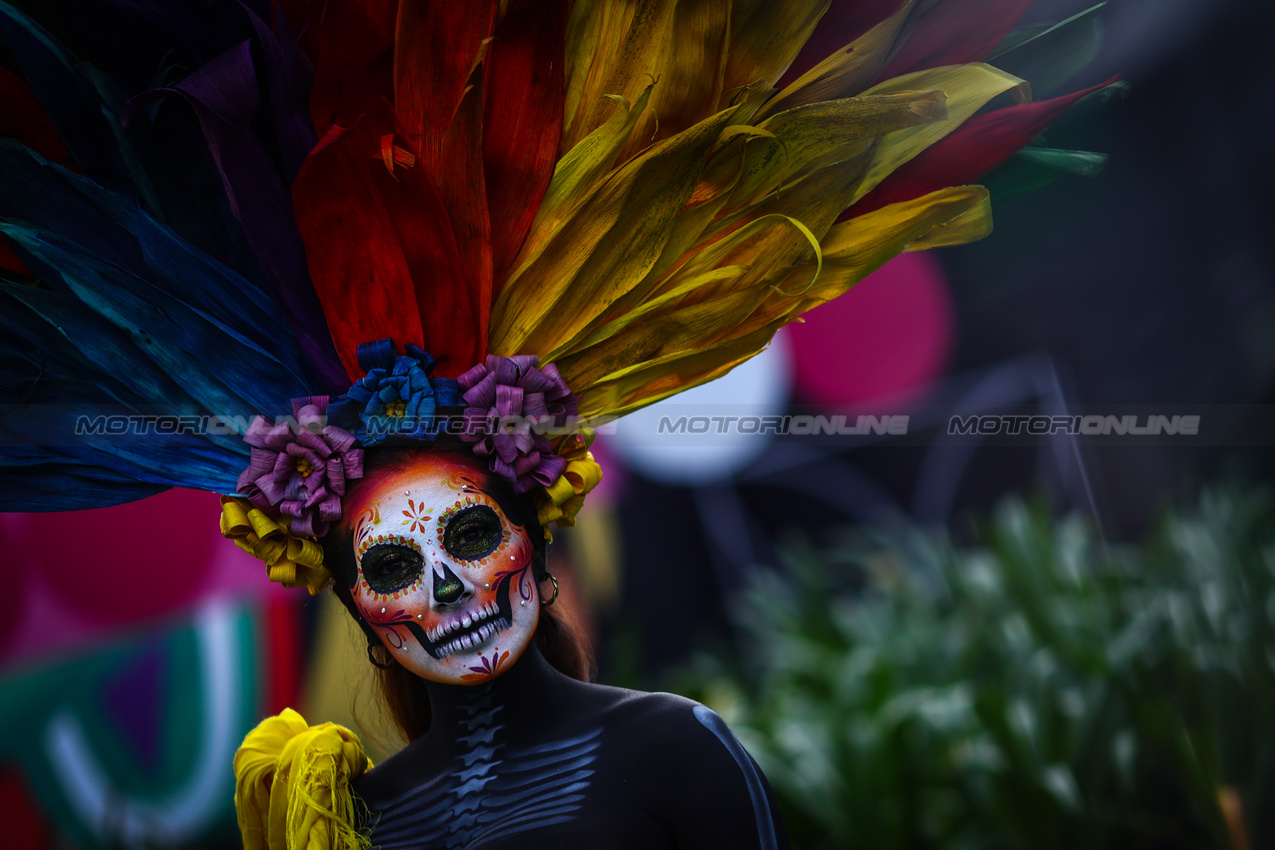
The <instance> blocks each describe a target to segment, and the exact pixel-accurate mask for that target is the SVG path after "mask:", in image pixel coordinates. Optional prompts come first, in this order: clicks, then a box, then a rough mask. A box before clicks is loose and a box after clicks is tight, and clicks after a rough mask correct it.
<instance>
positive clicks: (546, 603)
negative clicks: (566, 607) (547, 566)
mask: <svg viewBox="0 0 1275 850" xmlns="http://www.w3.org/2000/svg"><path fill="white" fill-rule="evenodd" d="M545 578H547V579H549V581H551V582H553V596H551V597H549V599H548V600H544V599H541V600H540V604H541V605H544V606H545V607H548V606H550V605H552V604H553V603H555V602H557V601H558V577H557V576H555V575H554V574H553V573H551V572H549V571H548V570H545ZM542 580H543V579H542Z"/></svg>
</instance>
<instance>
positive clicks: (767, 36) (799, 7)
mask: <svg viewBox="0 0 1275 850" xmlns="http://www.w3.org/2000/svg"><path fill="white" fill-rule="evenodd" d="M828 5H829V0H821V2H819V1H818V0H817V2H780V0H735V3H734V4H733V5H732V7H731V19H730V52H729V56H728V57H727V60H726V70H725V74H724V82H723V85H724V88H725V91H723V92H722V102H721V103H719V104H718V106H719V107H720V108H725V107H727V106H729V105H732V104H733V103H734V102H735V100H734V98H736V97H737V96H738V94H739V92H740V90H741V89H742V88H743V87H745V86H756V85H757V84H762V85H765V86H767V87H769V86H771V85H773V84H774V82H775V81H776V80H778V79H779V77H780V76H782V75H783V73H784V71H786V70H788V66H789V65H791V64H792V62H793V60H794V59H796V58H797V54H798V53H799V52H801V47H802V45H804V44H805V43H806V40H807V39H809V38H810V33H811V32H813V31H814V28H815V25H816V24H817V23H819V19H820V18H822V17H823V15H824V13H825V12H827V11H828Z"/></svg>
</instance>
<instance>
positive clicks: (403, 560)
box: [362, 543, 425, 593]
mask: <svg viewBox="0 0 1275 850" xmlns="http://www.w3.org/2000/svg"><path fill="white" fill-rule="evenodd" d="M362 566H363V578H364V579H365V580H366V581H367V584H368V587H370V588H372V590H374V591H376V592H377V593H393V592H394V591H396V590H402V589H403V588H405V587H408V586H409V585H411V584H413V583H414V582H415V581H416V579H417V578H419V577H420V574H421V568H422V567H424V566H425V559H424V558H423V557H421V553H420V552H417V551H416V550H415V549H413V548H412V547H411V546H404V545H402V544H401V543H378V544H376V545H375V546H373V547H372V548H371V549H368V550H367V551H366V552H364V553H363V562H362Z"/></svg>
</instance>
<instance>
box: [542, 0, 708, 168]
mask: <svg viewBox="0 0 1275 850" xmlns="http://www.w3.org/2000/svg"><path fill="white" fill-rule="evenodd" d="M611 7H619V8H611ZM730 7H731V2H730V0H646V2H641V3H607V2H596V3H576V4H575V5H574V7H573V9H572V14H571V19H570V21H569V23H568V29H567V49H568V58H567V73H568V78H567V96H566V107H567V112H566V115H565V116H564V123H563V126H564V136H563V147H564V148H567V149H569V148H570V147H572V146H574V145H575V143H576V142H577V141H578V140H579V139H582V138H584V136H586V135H587V134H588V133H590V132H592V131H593V130H594V129H595V128H596V127H598V126H599V125H600V124H601V123H602V121H603V116H604V115H605V114H606V106H605V104H604V103H603V101H602V98H603V96H605V95H608V94H618V95H623V96H624V97H627V98H636V97H637V95H638V92H639V91H640V90H641V88H642V86H644V85H645V83H646V80H647V78H648V77H653V78H655V79H657V80H659V82H660V85H659V86H658V87H657V88H656V90H655V93H654V95H653V98H652V100H651V104H650V106H651V112H649V113H644V114H643V115H642V117H641V118H640V120H639V124H638V129H637V132H636V133H635V134H634V137H633V139H632V141H631V142H630V143H629V145H628V146H627V147H626V149H625V150H624V152H623V154H622V157H621V159H625V158H628V157H629V156H632V155H633V154H634V153H636V152H637V150H639V149H640V148H642V147H644V146H645V145H647V144H650V143H651V142H652V141H656V140H659V139H662V138H668V137H670V136H673V135H675V134H677V133H679V132H681V131H682V130H685V129H686V128H688V127H691V126H693V125H694V124H696V123H698V122H699V121H701V120H703V119H705V118H707V117H708V116H709V115H712V114H714V113H715V112H716V111H717V105H718V101H719V100H720V99H721V92H722V75H723V73H724V71H725V67H726V51H727V37H728V34H729V29H730Z"/></svg>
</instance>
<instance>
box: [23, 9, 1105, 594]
mask: <svg viewBox="0 0 1275 850" xmlns="http://www.w3.org/2000/svg"><path fill="white" fill-rule="evenodd" d="M1027 5H1029V3H1027V2H1025V0H979V2H965V1H964V0H864V2H829V0H822V2H818V0H816V1H815V2H782V3H780V2H772V0H646V2H618V0H595V2H576V3H575V4H570V3H567V2H563V1H562V0H499V1H498V0H465V2H432V3H425V2H407V0H403V2H395V0H328V1H327V2H303V0H291V2H287V0H285V2H282V3H278V4H276V3H271V2H266V1H265V0H257V2H242V3H213V4H184V5H181V6H180V7H179V6H178V5H177V4H161V3H158V2H155V3H147V2H127V3H126V2H123V0H101V2H98V3H82V2H71V0H65V2H62V1H61V0H60V2H56V3H51V4H48V6H47V8H45V10H44V11H43V12H41V13H40V14H39V15H38V16H37V17H39V18H40V19H39V20H37V19H36V18H34V17H32V16H30V15H28V14H26V13H24V12H22V11H19V9H18V8H17V7H15V6H13V5H10V4H9V3H7V2H0V35H2V36H3V38H4V39H5V40H6V42H7V43H8V45H9V48H10V50H11V52H12V55H13V57H15V59H16V61H15V62H14V63H12V64H13V67H12V68H8V69H6V68H0V95H2V96H4V97H5V99H6V101H7V103H8V104H9V108H8V109H7V110H6V114H7V115H8V116H9V118H7V119H5V120H6V121H8V126H0V133H3V134H4V135H7V136H9V137H11V138H7V139H3V140H0V234H3V236H4V237H5V242H6V243H7V246H8V250H5V251H3V252H0V267H2V268H3V271H4V275H5V280H4V281H3V282H2V283H0V300H3V301H4V307H3V310H0V316H2V318H0V324H3V326H4V328H5V340H4V344H3V349H2V357H3V360H0V367H2V369H3V371H0V389H3V391H4V393H5V399H4V400H5V402H6V405H7V406H6V416H5V421H4V424H3V426H0V429H2V432H3V433H0V437H2V438H3V443H4V450H3V454H2V457H0V463H2V464H3V465H2V466H0V474H2V475H3V477H4V479H5V480H4V487H3V490H4V496H3V498H4V501H5V505H4V506H5V507H6V508H8V509H27V510H30V509H36V510H64V509H73V508H83V507H92V506H96V505H104V504H111V503H115V502H120V501H126V500H129V499H134V498H139V497H141V496H144V495H147V494H150V493H153V492H156V491H158V490H161V489H164V488H166V487H170V486H188V487H198V488H203V489H208V490H212V491H216V492H219V493H222V494H223V495H224V497H225V498H224V499H223V507H224V510H223V517H222V530H223V532H224V533H225V534H226V535H227V536H228V537H231V538H233V539H235V540H236V542H237V543H238V544H239V545H240V546H242V547H243V548H245V549H247V550H249V551H252V552H253V553H254V554H256V555H258V556H259V557H261V558H262V559H263V560H264V561H266V563H267V564H268V565H269V570H270V573H271V577H272V578H275V579H277V580H280V581H283V582H285V583H288V584H299V585H305V586H308V587H310V589H311V590H312V591H314V590H317V589H319V588H320V587H322V586H323V584H324V582H325V580H326V573H325V571H324V570H323V567H322V554H321V550H320V548H319V546H318V545H317V543H316V538H317V537H318V536H319V535H321V534H322V533H323V531H324V529H325V527H326V525H327V524H328V523H330V522H331V521H333V520H334V519H335V518H336V517H338V516H339V515H340V496H341V494H342V493H343V492H344V487H345V484H346V482H347V481H349V480H350V479H353V478H357V477H358V476H359V475H361V474H362V472H361V469H362V452H364V451H370V450H374V448H375V445H376V444H377V443H378V442H379V441H380V439H381V438H383V437H384V436H386V435H387V434H388V435H390V436H395V437H406V438H415V439H422V440H429V439H432V438H433V437H434V435H435V433H436V431H435V430H433V426H431V425H428V424H426V425H422V424H420V423H421V422H426V423H428V422H429V421H430V417H433V416H435V415H436V414H438V413H442V412H447V411H451V412H453V413H456V414H458V415H459V416H460V418H461V420H462V421H468V422H470V424H471V425H473V424H475V423H480V422H489V421H491V420H492V418H493V417H495V418H499V417H507V416H510V415H522V416H524V417H529V418H531V419H532V420H534V421H537V422H541V423H546V422H547V423H549V424H553V425H558V426H562V425H566V426H570V425H571V423H573V422H575V421H576V417H583V418H584V419H586V420H588V419H590V418H596V417H600V416H616V415H622V414H624V413H627V412H629V411H632V410H635V409H637V408H640V407H642V406H643V405H646V404H650V403H652V402H655V401H657V400H659V399H662V398H665V397H667V396H670V395H672V394H674V393H677V392H680V391H681V390H684V389H687V388H689V387H692V386H695V385H697V384H700V383H703V382H705V381H709V380H712V379H713V378H715V377H718V376H720V375H722V374H724V373H725V372H727V371H729V370H730V369H731V368H733V367H734V366H736V365H738V364H739V363H741V362H743V361H745V360H747V359H748V358H750V357H752V356H754V355H755V354H757V353H758V352H759V351H761V350H762V349H763V348H765V346H766V345H767V343H768V342H769V340H770V339H771V337H772V336H773V335H774V333H775V332H776V330H778V329H779V328H780V327H782V326H783V325H785V324H787V323H789V322H792V321H795V320H797V319H798V318H799V317H800V315H801V314H802V313H803V312H805V311H807V310H809V309H811V308H812V307H814V306H816V305H818V304H820V303H822V302H824V301H826V300H828V299H831V298H834V297H836V296H838V295H840V294H841V293H843V292H845V291H846V290H847V289H848V288H849V287H851V286H853V285H854V284H855V283H856V282H858V281H859V280H861V279H863V278H864V277H865V276H866V275H867V274H869V273H870V272H872V271H873V270H874V269H876V268H877V267H879V266H880V265H882V264H883V263H884V262H886V261H887V260H888V259H890V258H891V257H893V256H895V255H897V254H899V253H900V252H902V251H910V250H919V249H924V248H931V247H937V246H943V245H953V244H958V243H962V242H967V241H970V240H974V239H978V238H981V237H983V236H985V235H986V234H987V233H988V232H989V231H990V229H991V217H990V209H991V208H990V201H989V196H988V193H987V191H986V190H985V189H983V188H982V187H980V186H977V185H972V184H973V183H974V181H976V180H977V179H979V178H980V177H981V176H983V175H984V174H986V173H987V172H989V171H990V170H992V169H993V168H995V167H997V166H998V165H1000V164H1001V163H1003V162H1005V161H1006V160H1007V159H1008V158H1009V157H1010V156H1012V155H1013V154H1014V153H1015V151H1017V150H1018V149H1019V148H1021V147H1022V146H1023V145H1025V144H1027V143H1028V142H1029V141H1031V140H1032V139H1033V138H1034V137H1035V136H1037V135H1038V134H1039V132H1040V131H1041V129H1042V128H1043V127H1044V126H1045V125H1046V124H1048V122H1049V121H1051V120H1052V119H1053V118H1054V117H1055V116H1057V115H1058V114H1059V113H1060V112H1061V111H1062V110H1063V109H1065V108H1066V107H1068V106H1069V105H1071V104H1072V103H1074V102H1075V101H1076V100H1077V99H1079V98H1080V97H1083V96H1084V95H1086V94H1088V93H1089V92H1090V91H1092V90H1085V91H1080V92H1076V93H1073V94H1070V95H1066V96H1062V97H1057V98H1054V99H1051V100H1045V101H1039V102H1033V101H1032V99H1031V89H1030V86H1029V85H1028V83H1027V82H1026V81H1025V80H1024V79H1023V78H1022V77H1020V76H1017V75H1016V74H1014V73H1011V70H1012V69H1018V68H1031V69H1034V70H1036V71H1039V72H1040V74H1041V75H1042V76H1044V77H1046V78H1048V79H1049V80H1050V81H1051V84H1052V83H1056V82H1058V81H1059V80H1060V79H1061V78H1062V76H1065V75H1064V74H1062V71H1063V70H1075V68H1076V67H1077V66H1078V65H1079V64H1081V62H1080V60H1081V59H1083V58H1084V56H1085V55H1086V51H1087V50H1089V49H1090V47H1091V44H1092V36H1093V32H1094V27H1095V24H1094V16H1093V15H1090V14H1088V13H1086V14H1085V15H1081V16H1077V18H1075V19H1072V20H1071V21H1068V22H1064V24H1062V25H1059V26H1057V27H1053V28H1045V27H1035V28H1033V29H1030V30H1026V31H1023V32H1020V33H1015V34H1014V35H1012V36H1011V35H1010V33H1011V31H1012V30H1013V28H1014V26H1015V24H1016V23H1017V22H1018V20H1019V18H1020V17H1021V16H1022V14H1023V12H1024V11H1025V9H1026V7H1027ZM90 7H92V8H96V10H97V12H98V13H99V17H101V14H100V13H101V12H102V11H103V10H106V11H108V12H110V14H111V16H113V17H111V18H110V20H111V21H112V22H113V23H112V25H111V26H110V27H107V28H106V30H103V29H102V27H101V26H100V25H98V24H99V23H100V22H96V21H95V20H94V19H93V17H92V16H91V15H89V16H84V15H79V16H77V15H76V14H75V13H76V12H77V10H78V11H81V12H82V11H83V10H84V9H85V8H90ZM112 27H113V28H114V31H117V32H116V34H117V35H118V34H119V33H127V38H124V39H123V40H122V41H119V40H118V39H117V40H116V41H112V42H111V43H109V44H106V43H101V44H99V42H105V41H106V40H107V39H106V36H105V35H104V34H103V33H104V32H107V33H110V32H112V31H113V30H112ZM67 44H76V45H80V46H83V45H88V46H89V47H88V48H86V49H82V50H80V51H79V53H76V52H72V50H71V49H70V48H68V47H67V46H66V45H67ZM1037 48H1039V51H1037V50H1036V49H1037ZM1037 52H1039V53H1040V54H1042V55H1045V56H1048V57H1052V60H1053V61H1052V62H1050V63H1045V64H1042V62H1041V61H1039V56H1037ZM993 53H996V54H997V58H998V59H1000V60H1003V61H1001V62H1000V63H999V64H1001V65H1003V66H1004V67H997V64H998V63H997V61H996V60H993V61H992V63H991V64H989V63H988V61H987V60H988V59H989V57H991V56H992V55H993ZM1033 63H1035V64H1033ZM1042 68H1043V69H1044V70H1040V69H1042ZM1007 69H1009V70H1007ZM1060 69H1061V70H1060ZM1066 161H1067V160H1066V157H1065V156H1064V155H1062V154H1057V155H1055V156H1054V157H1052V159H1050V162H1051V167H1053V168H1055V170H1057V168H1058V163H1059V162H1066ZM1084 162H1085V164H1086V165H1091V163H1092V159H1089V160H1084ZM121 413H123V414H127V415H128V416H131V417H134V419H133V420H130V421H134V422H136V421H141V422H143V423H144V422H145V421H147V420H146V417H152V419H153V422H152V423H151V426H152V427H147V428H138V427H136V426H135V425H131V426H129V428H127V429H125V431H124V432H122V433H114V432H113V431H112V430H111V429H112V428H114V427H115V426H114V424H113V423H114V422H115V421H116V419H115V418H113V417H116V416H118V415H119V414H121ZM137 417H141V419H140V420H139V419H137ZM183 417H184V418H185V420H188V421H187V422H186V425H187V426H189V427H186V426H183V427H173V428H169V427H168V425H167V424H166V423H168V420H169V419H173V418H177V419H181V418H183ZM258 417H260V418H258ZM279 417H283V419H284V420H286V424H280V422H281V421H283V420H281V419H280V418H279ZM192 423H193V424H192ZM210 423H212V424H216V423H221V424H222V425H225V424H226V423H232V424H233V423H238V424H239V425H240V426H241V427H237V428H236V427H221V428H218V427H211V425H210ZM403 423H408V424H403ZM161 426H162V427H161ZM245 431H246V434H245ZM467 433H468V434H469V437H468V438H469V439H470V442H471V443H473V444H474V445H475V449H476V451H477V452H478V453H479V454H480V455H481V456H483V457H486V458H488V459H489V460H490V463H491V465H492V469H493V470H495V471H498V472H500V473H501V474H504V475H507V476H508V477H509V478H510V479H511V480H512V481H514V482H515V485H516V486H517V487H518V488H519V489H522V490H526V491H528V492H532V493H533V494H534V496H535V498H536V500H537V504H538V507H539V509H540V518H541V521H542V522H543V523H545V524H546V525H547V524H548V523H557V524H569V523H571V522H572V521H573V519H574V516H575V512H576V511H578V510H579V508H580V505H581V503H582V502H583V498H584V496H585V495H586V494H587V492H588V491H589V489H591V488H592V487H593V486H594V485H596V483H597V481H598V478H599V475H600V473H599V471H598V470H597V465H596V464H595V463H593V461H592V458H591V456H590V455H589V453H588V444H587V439H586V438H585V437H583V436H581V435H580V434H578V433H566V434H560V435H558V436H552V437H550V436H545V435H544V434H542V433H539V432H536V433H512V434H498V435H490V434H484V433H478V432H476V431H471V432H467Z"/></svg>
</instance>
